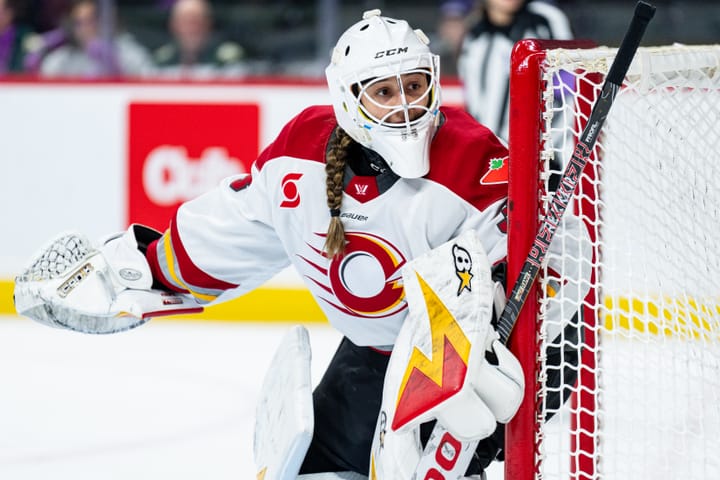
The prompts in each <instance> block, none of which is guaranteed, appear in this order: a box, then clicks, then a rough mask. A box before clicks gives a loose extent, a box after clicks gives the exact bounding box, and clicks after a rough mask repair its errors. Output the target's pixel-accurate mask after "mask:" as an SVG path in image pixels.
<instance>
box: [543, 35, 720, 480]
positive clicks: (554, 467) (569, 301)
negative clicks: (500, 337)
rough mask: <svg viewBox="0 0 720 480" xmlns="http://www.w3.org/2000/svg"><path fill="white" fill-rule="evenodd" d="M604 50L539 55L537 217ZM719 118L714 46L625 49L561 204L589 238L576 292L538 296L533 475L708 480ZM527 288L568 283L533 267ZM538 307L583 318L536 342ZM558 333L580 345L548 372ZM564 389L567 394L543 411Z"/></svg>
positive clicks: (716, 328) (718, 327)
mask: <svg viewBox="0 0 720 480" xmlns="http://www.w3.org/2000/svg"><path fill="white" fill-rule="evenodd" d="M614 53H615V50H614V49H607V48H597V49H590V50H580V49H578V50H565V49H557V50H549V51H548V52H547V54H546V60H545V63H544V65H543V67H542V68H543V71H544V76H543V79H542V83H543V84H544V85H545V89H544V91H543V101H544V111H543V114H542V121H541V126H540V128H541V130H542V148H541V152H540V156H539V160H540V170H541V179H542V182H543V183H544V188H543V189H541V192H540V195H541V198H540V212H543V211H545V209H546V208H547V207H548V203H549V201H550V195H548V194H547V192H549V191H551V187H550V186H549V183H551V182H552V180H553V178H556V177H557V175H559V174H560V173H561V167H562V163H563V161H564V159H569V158H570V155H571V153H572V149H573V147H574V145H575V142H576V139H577V137H578V136H579V134H580V132H581V131H582V128H583V127H584V126H585V122H586V120H587V118H588V116H589V113H590V109H591V106H592V104H593V102H594V100H595V97H596V96H597V95H598V94H599V92H600V89H601V87H602V82H603V80H604V74H605V73H606V72H607V70H608V67H609V65H610V63H611V61H612V57H613V55H614ZM718 125H720V46H707V47H706V46H695V47H687V46H673V47H663V48H641V49H640V50H639V51H638V53H637V55H636V58H635V61H634V62H633V64H632V66H631V68H630V70H629V72H628V75H627V77H626V79H625V83H624V85H623V88H622V90H621V91H620V93H619V94H618V96H617V98H616V100H615V103H614V104H613V107H612V110H611V112H610V115H609V116H608V119H607V121H606V123H605V126H604V129H603V131H602V133H601V135H600V137H599V138H598V142H597V144H596V146H595V149H594V152H593V156H592V158H591V160H590V162H589V163H588V165H587V167H586V169H585V172H584V174H583V178H582V180H581V183H580V185H579V186H578V190H577V191H576V195H575V199H574V200H575V202H574V206H573V208H574V211H575V212H576V213H577V214H578V215H580V216H581V218H582V219H583V221H584V224H585V226H586V227H587V228H588V230H589V232H590V243H591V248H592V251H593V260H592V265H591V267H590V268H592V277H591V278H592V281H591V285H590V286H589V287H590V295H588V296H587V297H584V298H566V297H563V296H562V293H560V294H559V295H557V296H551V294H548V293H543V294H542V296H541V298H540V304H539V316H540V322H539V328H538V352H540V353H539V358H538V366H537V368H538V378H539V381H540V385H539V387H538V403H537V404H538V412H537V418H538V422H537V426H536V428H537V431H536V437H537V438H536V440H537V442H536V443H537V447H536V448H537V460H536V462H537V463H536V470H537V472H536V477H537V478H588V479H627V478H633V479H645V478H647V479H653V480H658V479H677V478H683V479H717V478H720V459H719V458H720V456H719V455H718V452H720V249H718V243H717V239H718V238H720V188H718V187H717V182H718V179H720V161H718V146H720V129H719V128H718ZM563 235H570V236H575V237H576V238H581V237H580V236H579V233H578V232H572V231H568V232H564V233H563V232H558V236H557V237H556V239H555V241H559V242H562V241H563ZM575 254H576V252H573V251H564V252H563V255H564V256H565V257H566V258H568V259H570V258H572V257H573V256H574V255H575ZM557 260H558V261H560V262H562V261H563V258H559V259H557ZM540 281H541V285H542V287H544V288H542V289H541V290H542V291H543V292H548V291H553V289H552V288H548V287H552V286H553V284H554V282H558V281H560V282H564V281H573V279H571V278H563V275H562V272H551V271H548V270H547V269H546V270H544V271H541V274H540ZM561 292H562V291H561ZM551 308H560V309H563V310H564V313H563V314H562V315H561V317H562V318H566V319H567V318H570V317H572V316H573V311H574V310H581V311H582V312H583V315H581V316H580V317H579V318H581V319H582V320H580V321H577V322H576V323H573V324H572V325H571V326H570V329H569V330H568V329H566V330H565V331H564V333H563V334H562V335H560V336H553V335H549V334H548V332H549V331H556V330H557V329H558V327H559V326H558V325H551V322H552V320H551V317H548V316H547V315H546V313H547V312H548V310H549V309H551ZM570 333H572V334H573V335H577V336H578V337H579V338H583V339H584V341H583V343H582V360H581V361H580V362H579V365H573V364H572V363H573V362H571V361H569V362H568V363H567V364H564V365H561V366H560V367H559V368H557V367H556V366H555V365H553V364H551V362H549V361H548V360H549V359H548V356H547V352H548V351H549V350H548V349H552V348H557V349H563V348H564V347H568V345H570V344H572V343H573V340H572V338H571V336H570ZM570 346H572V345H570ZM566 349H567V348H566ZM553 369H556V370H557V372H558V374H559V375H561V376H562V381H561V382H560V384H559V385H558V386H556V387H554V386H552V385H551V384H550V383H549V382H547V378H548V376H549V373H552V372H553ZM575 376H577V377H579V380H577V381H576V380H575V379H574V377H575ZM566 384H570V385H572V395H571V399H570V400H569V401H567V402H565V403H563V404H562V405H561V406H557V405H554V404H553V403H552V402H551V401H549V399H551V398H553V396H554V395H558V394H560V393H561V392H560V389H561V388H563V387H562V385H566ZM548 417H551V418H550V420H549V421H542V419H546V418H548Z"/></svg>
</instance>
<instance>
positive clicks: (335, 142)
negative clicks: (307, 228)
mask: <svg viewBox="0 0 720 480" xmlns="http://www.w3.org/2000/svg"><path fill="white" fill-rule="evenodd" d="M353 141H354V140H353V139H352V138H351V137H350V135H348V134H347V133H346V132H345V130H343V129H342V128H340V127H338V128H336V129H335V132H333V135H332V138H331V139H330V146H329V148H328V152H327V158H326V160H325V174H326V176H325V184H326V186H327V206H328V208H329V209H330V225H329V226H328V231H327V237H326V238H325V246H324V247H323V248H324V250H325V253H326V255H327V257H328V258H334V257H335V256H337V255H342V254H343V252H344V251H345V229H344V227H343V224H342V221H341V220H340V205H341V204H342V196H343V188H344V180H345V164H346V162H347V156H348V150H349V147H350V145H351V144H352V143H353Z"/></svg>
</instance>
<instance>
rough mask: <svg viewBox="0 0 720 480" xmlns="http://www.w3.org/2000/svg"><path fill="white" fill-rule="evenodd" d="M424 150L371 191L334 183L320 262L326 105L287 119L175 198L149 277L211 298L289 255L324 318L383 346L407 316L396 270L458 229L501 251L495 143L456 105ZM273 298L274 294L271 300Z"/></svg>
mask: <svg viewBox="0 0 720 480" xmlns="http://www.w3.org/2000/svg"><path fill="white" fill-rule="evenodd" d="M442 113H443V115H444V117H445V122H444V124H443V125H442V126H441V128H440V129H439V130H438V131H437V133H436V136H435V138H434V139H433V142H432V147H431V152H430V165H431V169H430V172H429V173H428V174H427V175H426V176H425V177H423V178H418V179H404V178H400V179H398V180H397V181H396V182H395V183H393V184H392V186H391V187H390V188H387V189H382V188H379V186H378V182H379V181H380V180H379V177H376V176H357V175H356V176H353V177H352V178H350V180H349V181H347V180H346V188H345V194H344V195H343V200H342V206H341V212H342V213H341V219H342V221H343V224H344V227H345V237H346V241H347V246H346V249H345V254H344V255H343V256H342V257H341V258H335V259H329V258H327V257H326V256H325V255H324V253H323V244H324V242H325V234H326V232H327V228H328V224H329V221H330V213H329V210H328V206H327V200H326V174H325V156H326V149H327V144H328V140H329V138H330V136H331V134H332V132H333V130H334V129H335V128H336V126H337V122H336V121H335V116H334V114H333V111H332V108H331V107H330V106H316V107H311V108H308V109H306V110H305V111H303V112H302V113H300V114H299V115H298V116H297V117H295V118H294V119H293V120H291V121H290V122H289V123H288V124H287V125H286V126H285V127H284V128H283V130H282V131H281V133H280V134H279V136H278V137H277V139H276V140H275V141H274V142H273V143H272V144H270V145H269V146H268V147H267V148H266V149H265V150H264V151H263V152H262V154H261V155H260V157H259V158H258V159H257V160H256V162H255V163H254V165H253V168H252V173H251V175H241V176H235V177H230V178H227V179H225V180H224V181H223V182H222V183H221V185H219V186H218V187H217V188H215V189H213V190H212V191H209V192H207V193H206V194H204V195H202V196H200V197H198V198H196V199H194V200H192V201H189V202H187V203H185V204H183V205H182V206H181V207H180V208H179V209H178V211H177V213H176V216H175V218H174V220H173V221H172V222H171V226H170V228H169V230H168V231H167V232H165V234H164V235H163V238H161V239H160V240H159V241H158V242H157V244H155V245H151V248H150V249H149V250H148V260H149V262H150V264H151V268H152V270H153V275H154V276H155V277H156V278H157V279H158V280H160V281H162V282H163V283H165V284H166V285H168V286H172V287H174V288H176V289H181V290H186V291H189V292H191V293H192V294H193V295H195V296H196V297H198V298H200V299H202V300H205V301H208V302H211V301H223V300H226V299H230V298H233V297H237V296H239V295H242V294H244V293H246V292H248V291H250V290H253V289H254V288H256V287H258V286H259V285H261V284H262V283H264V282H265V281H266V280H268V279H269V278H271V277H272V276H273V275H274V274H276V273H277V272H279V271H280V270H281V269H283V268H284V267H286V266H288V265H289V264H292V265H293V266H294V267H295V268H296V269H297V271H298V272H299V274H300V275H301V276H302V278H303V279H304V281H305V283H306V284H307V287H308V288H309V289H310V291H311V292H312V294H313V296H314V298H315V299H316V300H317V302H318V304H319V305H320V307H321V308H322V310H323V311H324V313H325V314H326V315H327V318H328V320H329V321H330V323H331V324H332V325H334V326H335V327H336V328H337V329H338V330H339V331H340V332H342V333H343V334H344V335H346V336H347V337H348V338H349V339H350V340H351V341H352V342H353V343H355V344H357V345H367V346H375V347H380V348H382V347H388V346H391V345H392V344H393V343H394V341H395V337H396V336H397V333H398V331H399V329H400V326H401V324H402V322H403V319H404V318H405V315H406V314H407V304H406V303H405V300H404V294H403V288H402V285H401V284H400V278H401V275H400V268H401V267H402V266H403V265H404V264H405V263H406V262H407V261H409V260H411V259H413V258H415V257H416V256H418V255H421V254H423V253H425V252H426V251H428V250H430V249H432V248H434V247H437V246H438V245H441V244H442V243H445V242H447V241H449V240H451V239H452V238H454V237H456V236H457V235H458V234H460V233H461V232H463V231H465V230H467V229H475V230H477V231H478V232H479V233H480V235H481V238H482V239H483V243H484V247H485V250H486V251H487V254H488V257H489V259H490V261H491V262H500V261H502V260H504V258H505V255H506V228H505V227H506V216H505V214H506V210H505V207H506V195H507V176H506V175H505V174H504V173H505V172H506V170H505V168H506V166H507V150H506V148H505V147H504V146H503V145H502V144H501V142H500V141H498V139H497V138H496V137H495V135H494V134H493V133H491V132H490V130H488V129H486V128H485V127H483V126H481V125H479V124H478V123H477V122H476V121H475V120H473V119H472V117H470V116H469V115H468V114H466V113H465V112H464V111H462V110H461V109H455V108H443V109H442ZM279 301H282V300H279Z"/></svg>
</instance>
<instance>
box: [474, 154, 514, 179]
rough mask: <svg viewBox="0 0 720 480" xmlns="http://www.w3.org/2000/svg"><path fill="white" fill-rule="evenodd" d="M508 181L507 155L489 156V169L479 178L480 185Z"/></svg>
mask: <svg viewBox="0 0 720 480" xmlns="http://www.w3.org/2000/svg"><path fill="white" fill-rule="evenodd" d="M507 182H508V157H502V158H491V159H490V170H488V171H487V172H485V175H483V176H482V178H481V179H480V184H481V185H497V184H500V183H507Z"/></svg>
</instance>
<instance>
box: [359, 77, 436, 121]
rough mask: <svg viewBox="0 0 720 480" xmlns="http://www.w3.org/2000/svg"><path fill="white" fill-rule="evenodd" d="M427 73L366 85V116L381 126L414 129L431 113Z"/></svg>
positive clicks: (363, 101)
mask: <svg viewBox="0 0 720 480" xmlns="http://www.w3.org/2000/svg"><path fill="white" fill-rule="evenodd" d="M430 93H431V92H430V82H429V80H428V74H427V72H423V71H414V72H411V73H405V74H401V75H390V76H387V77H381V78H376V79H373V80H370V81H368V82H364V84H363V85H362V87H361V88H360V89H359V94H358V96H359V103H360V108H361V110H362V113H363V114H364V115H365V116H367V117H368V119H369V120H371V121H373V122H374V123H377V124H379V125H383V124H385V125H387V126H400V125H412V124H413V123H415V121H416V120H417V119H419V118H420V117H422V116H423V115H424V114H425V113H427V112H428V111H429V108H428V107H429V105H430V99H431V95H430Z"/></svg>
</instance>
